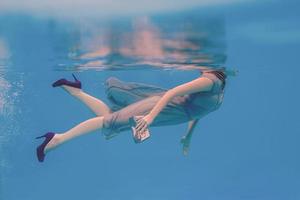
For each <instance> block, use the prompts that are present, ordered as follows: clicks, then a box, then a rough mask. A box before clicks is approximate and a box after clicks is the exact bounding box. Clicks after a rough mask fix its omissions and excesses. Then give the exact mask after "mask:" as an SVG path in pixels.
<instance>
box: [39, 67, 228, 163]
mask: <svg viewBox="0 0 300 200" xmlns="http://www.w3.org/2000/svg"><path fill="white" fill-rule="evenodd" d="M229 73H230V72H229V71H227V70H226V69H225V68H221V69H217V70H212V69H211V70H204V71H202V75H201V76H200V77H198V78H196V79H195V80H192V81H190V82H187V83H185V84H182V85H179V86H177V87H174V88H171V89H169V90H166V89H163V88H160V87H156V86H152V85H146V84H142V83H134V82H129V83H126V82H123V81H120V80H118V79H117V78H113V77H112V78H109V79H107V81H106V84H105V86H106V93H107V96H108V99H109V100H110V102H111V103H112V104H113V105H114V106H113V107H112V108H110V107H109V106H108V105H106V104H105V103H104V102H102V101H101V100H100V99H97V98H95V97H93V96H90V95H89V94H87V93H85V92H84V91H83V90H82V89H81V88H82V87H81V82H80V81H79V80H77V79H76V77H75V76H74V75H73V77H74V79H75V81H74V82H72V81H68V80H66V79H60V80H58V81H56V82H54V83H53V84H52V86H53V87H61V88H63V89H64V90H65V91H67V92H68V93H69V94H70V95H72V96H74V97H75V98H77V99H79V100H80V101H82V102H83V103H84V104H85V105H86V106H87V107H88V108H89V109H91V110H92V111H93V112H94V113H95V115H96V117H94V118H91V119H89V120H86V121H84V122H82V123H80V124H78V125H77V126H75V127H74V128H72V129H70V130H68V131H66V132H64V133H53V132H48V133H46V134H45V135H43V136H40V137H37V139H38V138H45V140H44V142H43V143H42V144H41V145H39V146H38V147H37V149H36V153H37V157H38V160H39V161H40V162H43V161H44V158H45V155H46V153H47V152H48V151H50V150H52V149H54V148H56V147H58V146H59V145H61V144H63V143H65V142H67V141H69V140H71V139H73V138H75V137H78V136H81V135H84V134H87V133H90V132H92V131H95V130H102V132H103V134H104V135H105V137H106V138H107V139H109V138H111V137H113V136H115V135H117V134H118V133H120V132H121V131H125V130H129V129H130V128H131V124H130V118H132V117H134V116H141V117H139V118H138V119H137V123H136V131H137V137H139V134H140V133H142V132H143V131H144V130H146V129H147V128H148V127H149V126H165V125H175V124H179V123H185V122H188V131H187V134H186V135H185V136H184V137H183V138H182V140H181V143H182V144H183V152H184V154H185V155H186V154H187V153H188V148H189V143H190V140H191V137H192V133H193V130H194V128H195V126H196V124H197V123H198V120H199V119H200V118H202V117H203V116H205V115H207V114H208V113H210V112H212V111H215V110H217V109H218V108H219V107H220V105H221V104H222V101H223V95H224V88H225V84H226V78H227V75H229Z"/></svg>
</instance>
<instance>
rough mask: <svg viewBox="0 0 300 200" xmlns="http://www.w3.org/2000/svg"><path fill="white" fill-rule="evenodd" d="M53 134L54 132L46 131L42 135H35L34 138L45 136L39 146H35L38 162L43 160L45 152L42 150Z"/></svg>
mask: <svg viewBox="0 0 300 200" xmlns="http://www.w3.org/2000/svg"><path fill="white" fill-rule="evenodd" d="M54 135H55V133H52V132H48V133H46V134H45V135H42V136H39V137H36V138H35V139H40V138H46V139H45V140H44V142H43V143H42V144H41V145H40V146H38V147H37V148H36V155H37V158H38V160H39V161H40V162H43V161H44V159H45V156H46V155H45V152H44V150H45V147H46V145H47V144H48V143H49V142H50V141H51V140H52V138H53V137H54Z"/></svg>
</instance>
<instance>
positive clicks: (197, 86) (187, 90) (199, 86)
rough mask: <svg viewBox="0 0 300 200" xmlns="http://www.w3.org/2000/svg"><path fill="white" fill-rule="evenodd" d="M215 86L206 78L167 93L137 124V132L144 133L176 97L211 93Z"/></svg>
mask: <svg viewBox="0 0 300 200" xmlns="http://www.w3.org/2000/svg"><path fill="white" fill-rule="evenodd" d="M212 86H213V81H212V80H210V79H209V78H206V77H200V78H197V79H195V80H193V81H190V82H188V83H185V84H182V85H179V86H177V87H175V88H172V89H170V90H169V91H167V92H166V93H165V94H164V95H163V97H162V98H161V99H160V100H159V101H158V102H157V104H156V105H155V106H154V107H153V109H152V110H151V111H150V113H149V114H148V115H146V116H145V117H143V118H141V119H140V120H139V121H138V122H137V126H136V130H137V131H138V132H139V131H141V132H142V131H144V130H145V129H146V128H147V126H148V125H150V124H151V123H152V122H153V121H154V119H155V117H156V116H157V115H158V114H159V113H160V111H161V110H162V109H163V108H164V107H165V106H166V105H167V104H168V103H169V102H170V101H171V100H172V98H174V97H176V96H181V95H185V94H191V93H195V92H201V91H209V90H211V88H212Z"/></svg>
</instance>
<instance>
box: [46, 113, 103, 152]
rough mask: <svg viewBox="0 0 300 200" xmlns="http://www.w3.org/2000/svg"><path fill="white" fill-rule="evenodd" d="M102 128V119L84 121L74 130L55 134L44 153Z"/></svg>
mask: <svg viewBox="0 0 300 200" xmlns="http://www.w3.org/2000/svg"><path fill="white" fill-rule="evenodd" d="M102 127H103V117H95V118H92V119H89V120H86V121H84V122H82V123H80V124H78V125H77V126H75V127H74V128H71V129H70V130H68V131H66V132H64V133H57V134H55V136H54V137H53V138H52V140H51V141H50V142H49V143H48V144H47V146H46V148H45V152H47V151H49V150H51V149H53V148H55V147H57V146H58V145H61V144H63V143H65V142H67V141H69V140H71V139H73V138H75V137H78V136H81V135H84V134H88V133H90V132H92V131H95V130H98V129H101V128H102Z"/></svg>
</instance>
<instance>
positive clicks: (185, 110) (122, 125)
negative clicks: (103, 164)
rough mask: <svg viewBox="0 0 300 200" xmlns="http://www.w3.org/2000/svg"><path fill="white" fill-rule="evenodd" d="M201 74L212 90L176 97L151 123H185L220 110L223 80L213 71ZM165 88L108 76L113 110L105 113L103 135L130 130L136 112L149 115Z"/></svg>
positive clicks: (106, 87) (108, 90)
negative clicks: (131, 119) (130, 121)
mask: <svg viewBox="0 0 300 200" xmlns="http://www.w3.org/2000/svg"><path fill="white" fill-rule="evenodd" d="M202 76H203V77H207V78H209V79H211V80H212V81H213V87H212V89H211V90H210V91H206V92H197V93H193V94H189V95H183V96H177V97H174V98H173V99H172V100H171V102H169V103H168V104H167V105H166V106H165V108H164V109H163V110H162V111H161V112H160V113H159V115H158V116H157V117H156V118H155V119H154V121H153V123H152V124H151V126H164V125H174V124H179V123H185V122H188V121H191V120H193V119H198V118H201V117H203V116H205V115H207V114H208V113H210V112H212V111H214V110H216V109H218V108H219V107H220V105H221V104H222V100H223V94H224V91H223V89H222V81H220V80H219V79H218V78H217V77H216V76H215V75H214V74H211V73H203V74H202ZM166 91H167V89H164V88H161V87H157V86H153V85H148V84H143V83H134V82H124V81H121V80H119V79H117V78H114V77H111V78H108V79H107V81H106V83H105V92H106V94H107V98H108V99H109V101H110V103H111V104H112V106H111V108H112V110H113V112H112V113H111V114H107V115H105V116H104V121H103V129H102V132H103V134H104V135H105V136H107V137H110V136H111V135H115V134H118V133H119V132H121V131H125V130H128V129H130V123H129V119H130V118H131V117H133V116H137V115H147V114H148V113H149V112H150V111H151V109H152V108H153V107H154V106H155V105H156V103H157V102H158V101H159V100H160V99H161V97H162V96H163V95H164V93H165V92H166Z"/></svg>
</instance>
